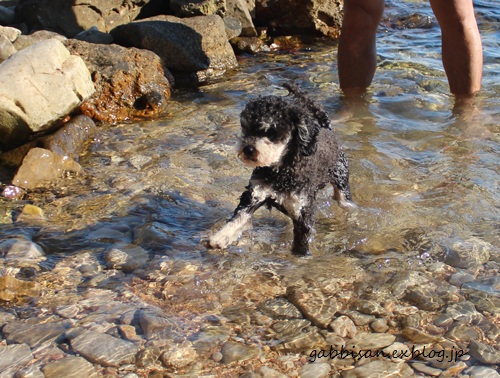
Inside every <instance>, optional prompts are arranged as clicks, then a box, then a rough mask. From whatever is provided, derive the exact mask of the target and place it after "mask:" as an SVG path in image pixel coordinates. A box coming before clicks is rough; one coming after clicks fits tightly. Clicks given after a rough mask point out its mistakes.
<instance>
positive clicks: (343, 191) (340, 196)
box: [330, 151, 355, 207]
mask: <svg viewBox="0 0 500 378" xmlns="http://www.w3.org/2000/svg"><path fill="white" fill-rule="evenodd" d="M330 179H331V183H332V185H333V196H334V198H335V200H336V201H337V202H338V204H339V205H340V206H341V207H353V206H355V205H354V203H353V202H352V196H351V190H350V188H349V163H348V162H347V159H346V157H345V155H344V153H343V152H342V151H339V155H338V158H337V162H336V164H335V166H334V167H333V170H332V172H331V178H330Z"/></svg>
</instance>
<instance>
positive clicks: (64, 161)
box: [12, 148, 82, 189]
mask: <svg viewBox="0 0 500 378" xmlns="http://www.w3.org/2000/svg"><path fill="white" fill-rule="evenodd" d="M81 170H82V167H81V166H80V165H79V164H78V163H77V162H75V161H74V160H73V159H71V158H68V157H65V156H61V155H59V154H56V153H53V152H50V151H49V150H45V149H43V148H33V149H31V150H30V151H29V152H28V154H27V155H26V157H25V158H24V159H23V163H22V165H21V167H20V168H19V170H18V171H17V173H16V175H15V176H14V179H13V180H12V183H13V184H14V185H15V186H18V187H20V188H24V189H33V188H36V187H40V186H44V185H47V184H48V185H50V184H53V183H55V182H57V181H58V180H59V179H61V178H62V177H63V176H64V175H65V174H66V173H67V172H75V173H78V172H81Z"/></svg>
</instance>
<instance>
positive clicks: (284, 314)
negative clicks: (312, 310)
mask: <svg viewBox="0 0 500 378" xmlns="http://www.w3.org/2000/svg"><path fill="white" fill-rule="evenodd" d="M259 310H261V311H262V312H263V313H264V314H266V315H267V316H270V317H272V318H274V319H284V318H285V319H302V317H303V316H302V314H301V312H300V311H299V309H298V308H297V307H295V306H294V305H293V304H292V303H290V302H289V301H288V300H287V299H286V298H275V299H270V300H267V301H265V302H264V303H262V304H261V305H259Z"/></svg>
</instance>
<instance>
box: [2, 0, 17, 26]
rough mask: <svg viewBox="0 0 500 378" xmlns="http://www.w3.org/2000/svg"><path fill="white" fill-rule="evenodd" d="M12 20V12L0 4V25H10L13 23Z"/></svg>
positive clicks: (13, 14) (13, 15)
mask: <svg viewBox="0 0 500 378" xmlns="http://www.w3.org/2000/svg"><path fill="white" fill-rule="evenodd" d="M14 18H15V12H14V10H13V9H11V8H7V7H4V6H3V5H1V4H0V25H10V24H12V23H14Z"/></svg>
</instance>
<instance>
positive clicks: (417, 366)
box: [411, 362, 443, 377]
mask: <svg viewBox="0 0 500 378" xmlns="http://www.w3.org/2000/svg"><path fill="white" fill-rule="evenodd" d="M411 367H412V368H413V369H414V370H416V371H418V372H420V373H424V374H426V375H430V376H432V377H437V376H439V375H440V374H441V373H442V372H443V371H442V370H440V369H436V368H433V367H430V366H427V365H426V364H424V363H421V362H413V363H412V364H411Z"/></svg>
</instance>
